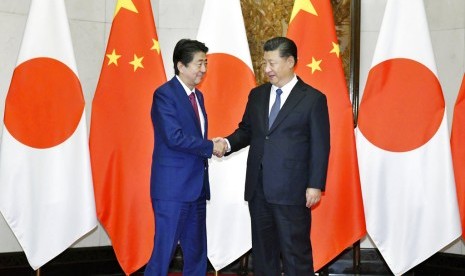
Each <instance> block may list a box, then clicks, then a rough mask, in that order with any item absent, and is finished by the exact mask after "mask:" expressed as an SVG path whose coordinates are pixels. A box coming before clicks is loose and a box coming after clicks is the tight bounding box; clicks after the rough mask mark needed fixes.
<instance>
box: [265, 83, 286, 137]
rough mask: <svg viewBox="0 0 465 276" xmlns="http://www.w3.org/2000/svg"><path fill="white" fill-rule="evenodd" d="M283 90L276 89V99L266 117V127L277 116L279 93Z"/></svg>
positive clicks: (279, 105)
mask: <svg viewBox="0 0 465 276" xmlns="http://www.w3.org/2000/svg"><path fill="white" fill-rule="evenodd" d="M282 93H283V91H282V90H281V89H279V88H278V89H276V99H275V101H274V104H273V106H272V107H271V111H270V116H269V117H268V129H270V128H271V126H272V125H273V122H274V120H275V119H276V117H277V116H278V113H279V109H280V108H281V94H282Z"/></svg>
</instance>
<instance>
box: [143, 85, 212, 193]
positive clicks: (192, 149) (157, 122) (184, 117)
mask: <svg viewBox="0 0 465 276" xmlns="http://www.w3.org/2000/svg"><path fill="white" fill-rule="evenodd" d="M195 94H196V96H197V99H198V101H199V103H200V108H201V110H202V113H203V116H204V118H205V134H204V135H203V136H202V133H201V128H200V124H199V122H198V119H197V117H196V115H195V113H194V109H193V108H192V105H191V103H190V101H189V97H188V96H187V94H186V92H185V90H184V88H183V86H182V85H181V83H180V82H179V80H178V79H177V78H176V77H173V78H172V79H171V80H170V81H168V82H166V83H165V84H163V85H162V86H160V87H159V88H158V89H157V90H156V91H155V93H154V96H153V104H152V122H153V125H154V130H155V147H154V151H153V156H152V175H151V196H152V198H155V199H163V200H174V201H182V202H189V201H194V200H196V199H198V197H199V195H200V193H201V191H202V188H203V187H204V186H205V191H206V196H207V199H209V198H210V186H209V183H208V158H210V157H211V156H212V152H213V142H212V141H209V140H207V139H206V137H207V129H208V123H207V114H206V112H205V106H204V101H203V95H202V93H201V92H200V91H198V90H196V91H195ZM204 137H205V138H204Z"/></svg>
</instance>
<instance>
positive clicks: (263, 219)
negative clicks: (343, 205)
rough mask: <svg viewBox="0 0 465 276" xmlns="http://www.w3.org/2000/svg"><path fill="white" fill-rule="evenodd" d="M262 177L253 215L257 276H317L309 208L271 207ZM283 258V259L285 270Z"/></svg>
mask: <svg viewBox="0 0 465 276" xmlns="http://www.w3.org/2000/svg"><path fill="white" fill-rule="evenodd" d="M262 181H263V180H262V177H260V181H259V182H260V183H261V185H259V187H257V190H256V191H255V195H254V196H253V198H252V200H250V201H249V211H250V218H251V223H252V256H253V270H254V276H278V275H281V272H282V271H284V275H286V276H308V275H315V273H314V270H313V260H312V248H311V244H310V224H311V213H310V210H309V209H308V208H306V207H305V205H302V206H300V205H299V206H297V205H279V204H272V203H268V202H267V201H266V199H265V195H264V193H263V184H262ZM280 256H281V257H282V268H281V261H280Z"/></svg>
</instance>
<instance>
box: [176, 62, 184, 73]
mask: <svg viewBox="0 0 465 276" xmlns="http://www.w3.org/2000/svg"><path fill="white" fill-rule="evenodd" d="M176 67H177V68H178V71H179V72H183V70H184V67H185V66H184V64H182V62H180V61H178V63H177V64H176Z"/></svg>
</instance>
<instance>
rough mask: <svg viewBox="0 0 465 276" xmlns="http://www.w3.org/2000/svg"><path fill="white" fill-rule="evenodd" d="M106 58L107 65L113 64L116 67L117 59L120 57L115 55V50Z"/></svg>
mask: <svg viewBox="0 0 465 276" xmlns="http://www.w3.org/2000/svg"><path fill="white" fill-rule="evenodd" d="M106 56H107V58H108V64H107V65H111V64H114V65H116V66H118V59H119V58H120V57H121V55H117V54H116V51H115V49H113V52H112V53H111V54H107V55H106Z"/></svg>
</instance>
